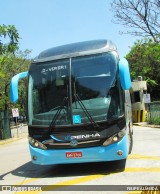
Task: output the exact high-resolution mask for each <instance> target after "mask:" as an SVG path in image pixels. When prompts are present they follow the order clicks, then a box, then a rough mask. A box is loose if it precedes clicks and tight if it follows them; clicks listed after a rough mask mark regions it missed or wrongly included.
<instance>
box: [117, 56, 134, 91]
mask: <svg viewBox="0 0 160 194" xmlns="http://www.w3.org/2000/svg"><path fill="white" fill-rule="evenodd" d="M118 66H119V76H120V82H121V86H122V88H123V90H128V89H129V88H130V87H131V85H132V84H131V77H130V72H129V64H128V61H127V60H126V59H125V58H121V59H120V60H119V64H118Z"/></svg>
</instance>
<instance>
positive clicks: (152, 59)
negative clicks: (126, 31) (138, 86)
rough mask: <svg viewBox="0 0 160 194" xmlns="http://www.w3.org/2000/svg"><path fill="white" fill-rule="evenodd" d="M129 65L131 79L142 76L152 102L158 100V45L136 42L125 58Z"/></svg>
mask: <svg viewBox="0 0 160 194" xmlns="http://www.w3.org/2000/svg"><path fill="white" fill-rule="evenodd" d="M126 58H127V60H128V61H129V64H130V70H131V77H132V79H133V80H134V79H137V77H138V76H142V77H143V79H144V80H146V81H147V83H148V89H149V92H150V93H151V96H152V98H153V99H154V100H156V99H159V98H160V87H159V85H160V44H157V43H155V42H153V41H152V40H151V39H144V40H140V41H137V42H136V43H135V44H134V45H133V47H132V48H131V50H130V53H129V54H128V55H127V56H126Z"/></svg>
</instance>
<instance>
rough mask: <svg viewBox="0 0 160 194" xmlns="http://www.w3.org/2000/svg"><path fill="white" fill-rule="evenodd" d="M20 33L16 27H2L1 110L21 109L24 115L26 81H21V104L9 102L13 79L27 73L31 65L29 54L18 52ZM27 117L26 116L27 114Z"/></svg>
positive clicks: (0, 49)
mask: <svg viewBox="0 0 160 194" xmlns="http://www.w3.org/2000/svg"><path fill="white" fill-rule="evenodd" d="M19 39H20V37H19V33H18V31H17V29H16V28H15V26H14V25H8V26H6V25H0V83H1V84H0V110H6V109H8V108H9V109H10V110H11V108H12V107H16V108H19V111H20V114H21V112H23V113H24V110H25V108H24V107H25V106H26V89H25V88H26V87H25V85H26V84H27V83H26V80H22V81H20V87H19V103H18V104H16V105H12V104H11V103H10V100H9V85H10V80H11V78H12V77H13V76H14V75H16V74H17V73H20V72H23V71H27V70H28V66H29V64H30V60H29V57H28V56H29V53H30V51H28V50H26V51H24V52H20V51H18V49H19V48H18V43H19ZM25 115H26V114H25Z"/></svg>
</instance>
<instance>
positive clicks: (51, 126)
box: [49, 97, 68, 133]
mask: <svg viewBox="0 0 160 194" xmlns="http://www.w3.org/2000/svg"><path fill="white" fill-rule="evenodd" d="M67 100H68V97H64V99H63V101H62V104H61V106H59V107H58V110H57V112H56V114H55V115H54V117H53V119H52V121H51V123H50V126H49V133H51V132H52V131H53V130H54V127H55V123H56V121H57V119H58V117H59V115H60V113H61V111H62V110H63V109H64V105H65V103H66V102H67Z"/></svg>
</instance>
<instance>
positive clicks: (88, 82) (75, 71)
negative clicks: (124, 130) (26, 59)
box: [28, 53, 124, 126]
mask: <svg viewBox="0 0 160 194" xmlns="http://www.w3.org/2000/svg"><path fill="white" fill-rule="evenodd" d="M117 61H118V60H117V57H116V56H115V55H114V54H112V53H103V54H96V55H89V56H80V57H74V58H70V59H61V60H54V61H49V62H43V63H33V64H32V65H31V67H30V70H29V88H28V111H29V124H30V125H47V126H49V125H50V124H51V122H53V120H54V125H55V126H58V125H71V124H72V125H73V124H76V125H77V124H86V123H89V122H90V121H89V118H88V116H87V114H89V115H90V116H91V118H92V119H93V120H94V121H95V122H99V121H105V120H110V119H116V118H119V117H120V116H122V115H123V113H124V110H123V103H122V100H123V95H122V90H121V87H120V84H119V79H118V76H117Z"/></svg>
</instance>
